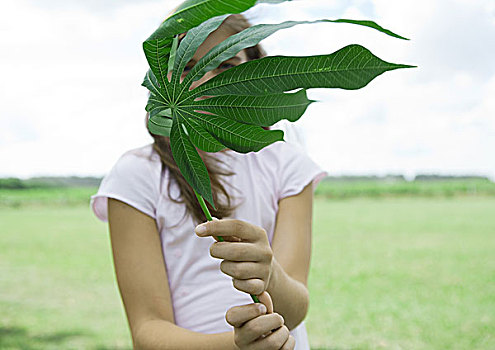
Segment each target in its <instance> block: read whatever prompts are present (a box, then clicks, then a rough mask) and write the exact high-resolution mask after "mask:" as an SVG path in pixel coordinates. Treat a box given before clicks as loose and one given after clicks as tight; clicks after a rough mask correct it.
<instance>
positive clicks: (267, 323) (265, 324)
mask: <svg viewBox="0 0 495 350" xmlns="http://www.w3.org/2000/svg"><path fill="white" fill-rule="evenodd" d="M283 325H284V319H283V317H282V316H280V315H279V314H268V315H262V316H259V317H256V318H253V319H252V320H250V321H247V322H246V323H245V324H244V325H243V326H242V327H241V328H240V329H239V337H240V338H242V341H243V342H244V343H245V344H249V343H252V342H254V341H255V340H256V339H258V338H259V337H261V336H263V334H266V333H270V332H271V331H272V330H274V329H276V330H278V329H279V328H280V327H282V326H283ZM277 339H278V338H277ZM284 342H285V340H284ZM283 344H284V343H281V344H280V346H282V345H283Z"/></svg>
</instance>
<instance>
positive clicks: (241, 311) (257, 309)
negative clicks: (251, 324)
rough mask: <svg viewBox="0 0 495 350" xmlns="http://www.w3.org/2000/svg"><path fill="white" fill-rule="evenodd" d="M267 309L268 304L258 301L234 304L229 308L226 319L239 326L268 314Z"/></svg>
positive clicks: (233, 325)
mask: <svg viewBox="0 0 495 350" xmlns="http://www.w3.org/2000/svg"><path fill="white" fill-rule="evenodd" d="M266 311H267V308H266V306H265V305H263V304H258V303H256V304H247V305H241V306H234V307H232V308H230V309H228V310H227V313H226V314H225V320H226V321H227V323H228V324H230V325H231V326H232V327H236V328H239V327H241V326H242V325H243V324H244V323H246V322H247V321H249V320H251V319H253V318H256V317H258V316H261V315H264V314H266Z"/></svg>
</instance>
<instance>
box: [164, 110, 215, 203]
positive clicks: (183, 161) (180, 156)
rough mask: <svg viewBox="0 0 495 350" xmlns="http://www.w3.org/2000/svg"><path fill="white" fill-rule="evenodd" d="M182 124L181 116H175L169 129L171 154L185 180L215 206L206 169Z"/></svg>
mask: <svg viewBox="0 0 495 350" xmlns="http://www.w3.org/2000/svg"><path fill="white" fill-rule="evenodd" d="M182 125H184V124H183V118H182V117H181V116H180V115H177V116H175V118H174V120H173V124H172V129H171V131H170V148H171V149H172V156H173V157H174V160H175V162H176V163H177V166H178V167H179V169H180V171H181V174H182V175H183V176H184V178H185V179H186V181H187V182H188V183H189V184H190V185H191V187H192V188H193V189H195V190H196V192H198V193H199V194H200V195H201V196H202V197H203V198H204V199H206V200H207V201H208V202H210V204H211V205H212V206H213V208H215V203H213V195H212V193H211V183H210V176H209V175H208V170H207V169H206V166H205V164H204V163H203V160H202V159H201V157H200V155H199V153H198V151H196V148H195V147H194V145H193V144H192V142H191V140H190V139H189V136H188V135H187V134H186V131H184V129H183V126H182ZM215 209H216V208H215Z"/></svg>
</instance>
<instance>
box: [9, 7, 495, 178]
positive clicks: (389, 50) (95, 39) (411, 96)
mask: <svg viewBox="0 0 495 350" xmlns="http://www.w3.org/2000/svg"><path fill="white" fill-rule="evenodd" d="M179 2H180V1H173V0H147V1H146V0H139V1H138V0H125V1H123V0H119V1H110V0H107V1H105V0H99V1H98V0H91V1H90V0H43V1H40V0H2V1H1V3H0V46H1V48H2V49H1V51H0V74H1V77H2V79H1V81H0V122H1V128H0V176H22V177H27V176H36V175H103V174H105V173H106V172H107V171H108V170H109V169H110V167H111V166H112V165H113V164H114V162H115V161H116V160H117V158H118V157H119V156H120V155H121V154H122V153H123V152H125V151H126V150H128V149H131V148H135V147H139V146H142V145H145V144H147V143H149V142H151V138H150V137H149V136H148V134H147V132H146V129H145V125H144V106H145V104H146V89H145V88H143V87H141V86H140V84H141V82H142V78H143V75H144V73H145V72H146V70H147V63H146V60H145V57H144V54H143V53H142V49H141V43H142V42H143V41H144V40H145V39H146V38H147V36H148V35H149V34H151V33H152V32H153V31H154V30H155V29H156V27H157V26H158V24H159V23H160V22H161V21H162V20H163V19H164V17H166V14H167V13H168V12H169V11H170V10H171V9H172V8H173V7H174V6H176V5H177V4H178V3H179ZM247 15H248V17H249V18H250V19H251V21H252V22H253V23H277V22H281V21H284V20H289V19H295V20H301V19H318V18H333V19H334V18H354V19H371V20H374V21H376V22H378V23H380V24H381V25H382V26H384V27H386V28H389V29H392V30H394V31H396V32H398V33H399V34H401V35H403V36H406V37H409V38H411V39H412V40H411V41H408V42H406V41H401V40H397V39H393V38H390V37H387V36H385V35H383V34H380V33H378V32H375V31H373V30H370V29H367V28H361V27H357V26H352V25H347V24H318V25H305V26H299V27H295V28H293V29H289V30H286V31H282V32H279V33H278V34H276V35H274V36H272V37H270V38H269V39H267V40H265V41H264V42H263V45H264V47H265V49H266V51H267V52H268V53H269V54H270V55H312V54H327V53H331V52H334V51H336V50H338V49H339V48H341V47H343V46H346V45H348V44H351V43H358V44H361V45H364V46H366V47H367V48H369V49H370V50H371V51H372V52H373V53H374V54H376V55H377V56H379V57H380V58H382V59H384V60H386V61H390V62H395V63H406V64H414V65H418V66H419V68H417V69H409V70H398V71H393V72H389V73H385V74H384V75H382V76H380V77H378V78H377V79H376V80H374V81H373V82H372V83H371V84H370V85H368V86H367V87H366V88H364V89H362V90H358V91H344V90H322V89H321V90H311V91H310V97H311V98H313V99H317V100H319V101H320V102H319V103H317V104H313V105H311V106H310V108H309V109H308V111H307V113H306V114H305V115H304V116H303V117H302V118H301V119H300V120H299V121H298V122H297V123H295V127H296V128H297V130H299V133H300V134H301V135H302V136H303V137H304V140H305V147H306V149H307V151H308V153H309V154H310V155H311V157H312V158H313V159H314V160H315V161H316V162H317V163H319V164H320V165H321V166H322V167H323V168H325V169H326V170H327V171H328V172H329V173H330V174H333V175H338V174H385V173H390V172H391V173H398V174H405V175H406V176H409V177H412V176H414V174H417V173H444V174H450V173H454V174H468V173H469V174H480V175H488V176H490V177H492V178H494V179H495V65H494V64H493V63H494V62H495V39H494V38H495V2H494V1H493V0H475V1H469V0H435V1H431V0H429V1H427V0H419V1H418V0H415V1H412V0H403V1H385V0H347V1H343V0H339V1H335V0H299V1H297V0H296V1H294V2H291V3H286V4H281V5H263V6H258V7H256V8H255V9H253V10H251V11H250V12H249V13H248V14H247Z"/></svg>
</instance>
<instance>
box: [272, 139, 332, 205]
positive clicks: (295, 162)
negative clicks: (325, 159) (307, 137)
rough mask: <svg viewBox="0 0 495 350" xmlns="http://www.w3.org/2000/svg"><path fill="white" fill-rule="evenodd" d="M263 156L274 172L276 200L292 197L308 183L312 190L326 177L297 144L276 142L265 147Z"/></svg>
mask: <svg viewBox="0 0 495 350" xmlns="http://www.w3.org/2000/svg"><path fill="white" fill-rule="evenodd" d="M264 150H265V153H264V156H265V157H267V163H268V164H270V166H272V167H273V168H274V171H275V173H276V174H275V175H276V176H275V182H276V183H275V184H274V185H275V187H276V188H277V192H278V194H277V195H278V199H282V198H285V197H288V196H293V195H295V194H298V193H300V192H301V191H302V189H303V188H304V187H305V186H306V185H307V184H308V183H310V182H312V183H313V185H314V186H313V188H315V187H316V185H317V184H318V182H319V181H320V180H321V179H322V178H323V177H325V176H326V175H328V173H327V172H326V171H324V170H323V169H322V168H321V167H320V166H319V165H318V164H317V163H316V162H315V161H314V160H313V159H312V158H311V157H310V155H309V154H308V153H307V152H306V150H305V149H304V148H303V147H302V146H300V145H299V144H296V143H293V142H276V143H274V144H272V145H270V146H269V147H266V148H265V149H264Z"/></svg>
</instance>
